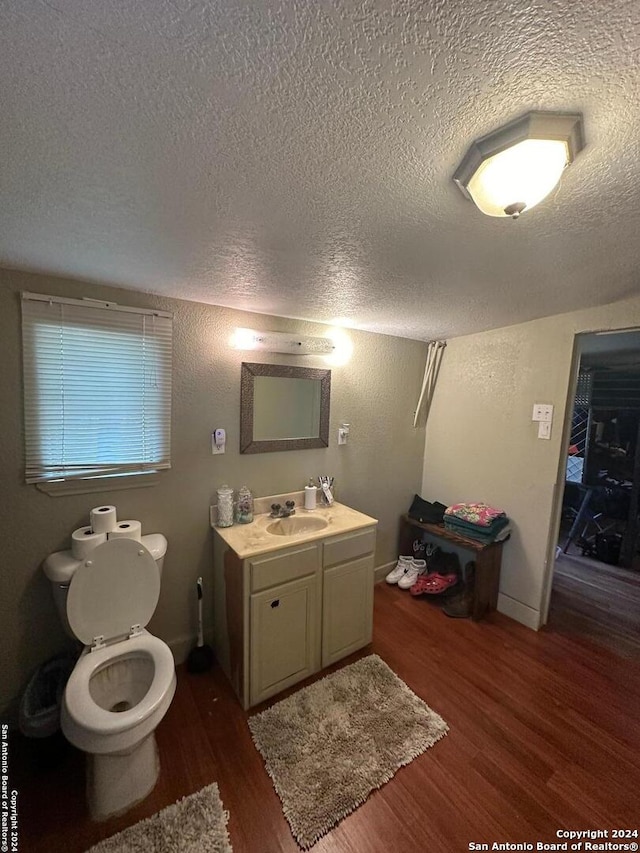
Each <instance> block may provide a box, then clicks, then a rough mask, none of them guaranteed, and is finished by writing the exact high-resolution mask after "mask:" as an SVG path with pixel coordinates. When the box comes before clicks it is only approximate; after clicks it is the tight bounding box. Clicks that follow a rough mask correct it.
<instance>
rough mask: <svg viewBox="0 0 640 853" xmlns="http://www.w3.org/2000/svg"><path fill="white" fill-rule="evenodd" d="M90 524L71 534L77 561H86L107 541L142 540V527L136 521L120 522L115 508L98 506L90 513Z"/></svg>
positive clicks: (72, 546) (72, 551)
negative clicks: (94, 550) (88, 556)
mask: <svg viewBox="0 0 640 853" xmlns="http://www.w3.org/2000/svg"><path fill="white" fill-rule="evenodd" d="M89 522H90V523H89V524H88V525H87V526H86V527H78V529H77V530H74V531H73V533H72V534H71V553H72V554H73V556H74V557H75V559H76V560H84V559H86V557H87V555H88V554H90V553H91V551H93V549H94V548H97V547H98V545H102V543H103V542H106V541H107V539H135V541H136V542H140V541H141V540H142V525H141V524H140V522H139V521H136V520H135V519H127V521H118V514H117V512H116V508H115V507H114V506H96V507H94V508H93V509H92V510H91V512H90V513H89Z"/></svg>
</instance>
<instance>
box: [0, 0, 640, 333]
mask: <svg viewBox="0 0 640 853" xmlns="http://www.w3.org/2000/svg"><path fill="white" fill-rule="evenodd" d="M639 68H640V3H638V0H632V2H630V1H629V0H597V2H594V0H533V2H531V0H527V1H525V0H519V1H518V2H516V0H512V2H503V0H497V2H496V0H432V2H422V3H421V2H416V0H404V2H400V0H376V1H375V2H374V0H371V2H347V0H281V2H277V0H260V2H257V0H249V2H239V0H237V1H236V2H234V0H154V2H145V3H141V2H139V0H138V2H135V0H100V2H93V3H92V2H87V0H50V2H49V0H46V2H45V0H42V2H36V0H3V2H1V3H0V80H1V81H2V83H1V90H0V99H1V100H0V104H1V110H0V116H1V118H0V170H1V176H0V177H1V181H0V265H4V266H9V267H17V268H22V269H28V270H36V271H46V272H52V273H56V274H64V275H68V276H73V277H77V278H82V279H88V280H91V281H100V282H106V283H112V284H116V285H120V286H124V287H130V288H134V289H137V290H148V291H152V292H155V293H162V294H168V295H173V296H178V297H181V298H184V299H195V300H198V301H203V302H211V303H215V304H219V305H227V306H232V307H237V308H244V309H247V310H251V311H258V312H265V313H270V314H278V315H283V316H289V317H301V318H307V319H313V320H319V321H324V322H331V321H333V320H335V318H337V317H340V318H343V319H344V320H345V321H347V323H348V324H349V325H353V326H357V327H360V328H364V329H370V330H372V331H378V332H385V333H389V334H394V335H401V336H406V337H413V338H423V339H429V338H433V337H445V336H451V335H457V334H462V333H466V332H471V331H477V330H482V329H487V328H492V327H497V326H503V325H507V324H510V323H514V322H519V321H521V320H526V319H530V318H534V317H539V316H544V315H549V314H554V313H559V312H562V311H569V310H572V309H574V308H576V307H587V306H592V305H596V304H602V303H606V302H611V301H615V300H617V299H621V298H624V297H626V296H629V295H631V294H632V293H635V292H638V291H639V288H638V278H639V272H640V238H639V235H640V191H639V188H640V98H639V95H640V91H639V81H640V71H639ZM529 109H540V110H568V111H582V112H583V114H584V121H585V135H586V140H587V147H586V148H585V150H584V151H583V152H582V153H581V154H580V155H579V157H578V159H577V160H576V161H575V163H574V164H573V165H572V166H571V167H570V168H569V169H568V170H567V172H566V173H565V176H564V178H563V181H562V184H561V186H560V188H559V189H558V190H557V192H556V193H555V194H554V196H553V197H551V198H549V199H547V201H545V202H543V203H542V204H541V205H540V206H539V207H537V208H536V209H534V210H532V211H531V212H529V213H528V214H524V215H523V216H522V217H521V219H520V220H519V221H518V222H513V221H511V220H506V219H492V218H489V217H486V216H483V215H482V214H481V213H480V212H479V211H477V210H476V209H475V207H474V206H473V205H472V204H471V203H470V202H468V201H466V200H465V199H464V198H463V197H462V194H461V193H460V192H459V190H458V189H457V188H456V186H455V185H454V183H453V181H452V180H451V175H452V174H453V172H454V170H455V168H456V166H457V165H458V162H459V160H460V159H461V158H462V156H463V155H464V153H465V150H466V148H467V146H468V144H469V143H470V142H471V141H472V140H473V139H474V137H477V136H480V135H482V134H484V133H486V132H488V131H490V130H491V129H493V128H494V127H496V126H498V125H500V124H503V123H504V122H506V121H508V120H510V119H512V118H514V117H515V116H518V115H520V114H521V113H523V112H525V111H526V110H529Z"/></svg>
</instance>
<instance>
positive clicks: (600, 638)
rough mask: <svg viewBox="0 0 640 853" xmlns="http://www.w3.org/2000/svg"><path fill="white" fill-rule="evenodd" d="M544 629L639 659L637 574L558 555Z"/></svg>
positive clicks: (639, 576)
mask: <svg viewBox="0 0 640 853" xmlns="http://www.w3.org/2000/svg"><path fill="white" fill-rule="evenodd" d="M549 625H550V626H551V627H552V628H553V629H554V630H556V631H558V632H559V633H562V634H567V635H568V636H573V637H584V638H586V639H591V640H593V641H594V642H596V643H600V644H603V645H606V646H608V647H609V648H610V649H612V650H614V651H616V652H617V653H618V654H621V655H623V656H624V657H628V658H634V659H636V660H640V572H636V571H632V570H630V569H623V568H619V567H618V566H610V565H608V564H607V563H601V562H599V561H598V560H594V559H591V558H589V557H583V556H579V555H577V554H562V555H561V556H560V557H558V559H557V560H556V564H555V569H554V573H553V590H552V594H551V606H550V609H549Z"/></svg>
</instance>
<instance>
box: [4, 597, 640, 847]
mask: <svg viewBox="0 0 640 853" xmlns="http://www.w3.org/2000/svg"><path fill="white" fill-rule="evenodd" d="M372 650H373V651H374V652H375V653H377V654H379V655H380V656H381V657H382V658H383V660H385V661H386V662H387V663H388V664H389V666H390V667H391V668H392V669H393V670H394V671H395V672H396V673H397V674H398V675H399V676H400V677H401V678H403V679H404V681H405V682H406V683H407V684H408V685H409V687H411V689H412V690H414V691H415V692H416V693H417V694H418V695H419V696H421V697H422V698H423V699H424V700H425V701H426V702H427V703H428V704H429V705H430V706H431V707H432V708H433V709H434V710H436V711H437V712H438V713H439V714H441V715H442V716H443V717H444V718H445V720H446V721H447V722H448V723H449V726H450V733H449V735H448V736H447V737H446V738H444V739H443V740H442V741H440V742H439V743H438V744H436V745H435V746H434V747H433V748H432V749H430V750H428V751H427V752H426V753H425V754H424V755H422V756H420V757H419V758H417V759H416V760H415V761H413V762H412V763H411V764H410V765H408V766H407V767H404V768H402V769H401V770H400V771H399V772H398V773H397V774H396V776H395V777H394V779H392V780H391V781H390V782H389V783H388V784H387V785H385V786H384V787H383V788H381V789H380V790H378V791H375V792H373V793H372V795H371V796H370V797H369V799H368V800H367V802H366V803H364V805H362V806H361V807H360V808H359V809H357V810H356V811H355V812H354V813H353V814H352V815H350V816H349V817H348V818H346V819H345V820H344V821H342V823H340V824H339V825H338V826H337V827H336V828H335V829H333V830H332V831H331V832H330V833H329V834H328V835H327V836H325V837H324V838H323V839H321V840H320V841H319V842H318V843H317V844H316V845H315V846H314V847H313V848H312V849H313V851H314V853H416V851H429V853H449V851H451V853H455V851H466V850H468V849H469V843H470V842H472V841H475V842H487V843H492V842H494V841H498V842H531V843H533V844H534V845H535V843H536V842H537V841H544V842H553V841H558V839H557V837H556V831H557V830H558V829H562V828H572V829H611V828H613V827H616V828H620V827H622V828H640V827H639V824H640V800H639V796H638V791H640V768H639V766H638V754H639V752H640V664H639V663H638V662H637V661H634V660H629V659H625V658H623V657H621V656H620V655H618V654H616V653H614V652H613V651H612V650H610V649H607V648H604V647H602V646H599V645H596V644H595V643H594V642H592V640H591V639H589V638H585V637H580V636H577V637H575V636H571V635H570V634H569V633H568V632H566V631H559V630H557V629H555V628H550V629H546V630H544V631H541V632H539V633H535V632H533V631H530V630H529V629H527V628H524V627H523V626H521V625H519V624H517V623H515V622H513V621H512V620H510V619H508V618H506V617H504V616H502V615H501V614H493V615H492V616H491V617H490V618H489V619H488V620H487V621H483V622H472V621H470V620H453V619H449V618H447V617H446V616H445V615H444V614H443V613H442V612H441V611H440V609H439V608H438V607H437V606H435V604H434V603H433V602H431V601H426V600H416V599H413V598H411V596H409V595H408V593H406V592H403V591H401V590H398V589H396V588H395V587H388V586H387V585H385V584H381V585H378V586H377V587H376V591H375V616H374V640H373V646H372ZM367 651H371V650H367ZM365 653H366V652H365ZM360 656H362V655H355V656H352V657H351V658H349V659H347V661H349V662H350V661H352V660H355V659H357V657H360ZM343 664H344V662H343V663H342V664H341V665H343ZM338 666H339V665H338ZM334 668H338V667H334ZM290 692H291V691H290ZM246 718H247V715H246V713H245V712H244V711H242V709H241V708H240V706H239V704H238V703H237V702H236V700H235V698H234V697H233V695H232V693H231V690H230V688H229V686H228V684H227V682H226V679H225V678H224V676H223V675H222V673H221V672H220V670H219V669H217V668H216V669H214V670H213V671H212V672H210V673H206V674H202V675H189V674H188V673H186V672H185V671H184V669H183V668H182V667H180V668H179V670H178V690H177V692H176V696H175V699H174V701H173V704H172V706H171V708H170V710H169V712H168V713H167V715H166V717H165V719H164V720H163V722H162V723H161V724H160V726H159V727H158V731H157V736H158V744H159V748H160V754H161V760H162V773H161V777H160V780H159V782H158V785H157V786H156V788H155V790H154V791H153V793H152V794H151V795H150V796H149V797H148V798H147V800H145V801H144V802H143V803H142V804H140V805H139V806H137V807H136V808H135V809H133V810H132V811H130V812H129V813H128V814H127V815H125V816H123V817H120V818H117V819H112V820H110V821H107V822H105V823H102V824H94V823H91V821H89V819H88V818H87V814H86V809H85V804H84V768H83V759H82V756H81V755H80V754H79V753H77V752H75V751H74V750H72V749H69V750H68V751H67V752H66V754H65V756H64V757H63V758H62V759H61V761H60V762H59V763H58V766H56V767H53V768H50V769H45V768H42V767H38V766H37V764H36V763H35V762H34V761H33V756H32V754H31V750H30V749H29V747H32V746H34V744H33V742H31V743H27V742H25V741H20V742H17V743H15V744H14V745H13V749H12V768H13V770H12V773H13V776H12V779H13V780H17V787H18V789H19V797H20V799H19V808H20V832H21V847H20V850H24V851H33V853H44V852H45V851H47V853H57V851H64V853H79V851H84V850H86V849H87V848H88V847H90V846H91V845H92V844H94V843H95V842H97V841H98V840H99V839H101V838H104V837H107V836H110V835H112V834H113V833H115V832H117V831H119V830H120V829H122V828H124V827H125V826H128V825H131V824H133V823H135V822H136V821H138V820H140V819H141V818H143V817H147V816H149V815H151V814H153V813H154V812H156V811H158V810H159V809H161V808H163V807H164V806H166V805H168V804H169V803H172V802H174V801H175V800H176V799H179V798H180V797H182V796H185V795H187V794H190V793H193V792H195V791H197V790H199V789H200V788H201V787H203V786H204V785H207V784H209V783H210V782H212V781H216V782H217V783H218V785H219V787H220V793H221V796H222V800H223V803H224V805H225V808H226V809H228V810H229V812H230V820H229V832H230V836H231V842H232V845H233V849H234V851H235V853H296V851H297V850H298V849H299V848H298V846H297V844H296V842H295V841H294V839H293V837H292V835H291V833H290V831H289V827H288V824H287V822H286V820H285V818H284V816H283V814H282V810H281V807H280V801H279V800H278V797H277V795H276V794H275V791H274V789H273V787H272V785H271V782H270V780H269V778H268V776H267V774H266V772H265V770H264V766H263V763H262V760H261V758H260V756H259V754H258V752H257V751H256V750H255V748H254V746H253V743H252V740H251V737H250V734H249V731H248V728H247V725H246ZM36 745H37V744H36ZM12 784H16V782H14V781H12Z"/></svg>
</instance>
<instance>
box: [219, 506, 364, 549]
mask: <svg viewBox="0 0 640 853" xmlns="http://www.w3.org/2000/svg"><path fill="white" fill-rule="evenodd" d="M269 500H271V499H269ZM301 516H302V517H304V516H317V517H319V518H323V519H326V521H327V522H328V524H327V526H326V527H324V528H322V530H314V531H313V532H311V533H308V532H307V533H300V534H298V535H297V536H274V535H273V534H272V533H267V529H266V528H267V526H268V525H269V524H272V523H273V521H274V519H273V518H271V516H270V515H269V514H268V513H264V514H262V515H256V516H254V519H253V521H251V522H249V524H234V525H233V527H216V526H215V525H213V524H212V527H213V529H214V530H215V532H216V533H217V534H218V536H220V537H221V538H222V539H223V540H224V541H225V542H226V543H227V545H228V546H229V547H230V548H232V549H233V550H234V551H235V552H236V554H237V555H238V556H239V557H240V558H241V559H243V560H244V559H246V558H247V557H255V556H256V555H257V554H267V553H269V552H270V551H280V550H281V549H282V548H288V547H290V546H291V545H300V544H302V543H303V542H315V541H317V540H318V539H328V538H329V537H331V536H340V535H341V534H342V533H351V532H353V531H354V530H359V529H360V528H364V527H371V526H373V525H375V524H377V523H378V519H377V518H372V517H371V516H370V515H365V514H364V513H363V512H358V510H356V509H351V507H348V506H345V505H344V504H340V503H337V502H334V503H333V504H332V505H331V506H318V507H317V509H315V510H305V509H304V508H303V507H299V508H296V513H295V515H294V516H293V518H296V517H301Z"/></svg>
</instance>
